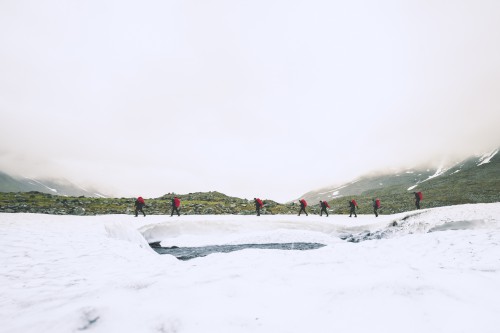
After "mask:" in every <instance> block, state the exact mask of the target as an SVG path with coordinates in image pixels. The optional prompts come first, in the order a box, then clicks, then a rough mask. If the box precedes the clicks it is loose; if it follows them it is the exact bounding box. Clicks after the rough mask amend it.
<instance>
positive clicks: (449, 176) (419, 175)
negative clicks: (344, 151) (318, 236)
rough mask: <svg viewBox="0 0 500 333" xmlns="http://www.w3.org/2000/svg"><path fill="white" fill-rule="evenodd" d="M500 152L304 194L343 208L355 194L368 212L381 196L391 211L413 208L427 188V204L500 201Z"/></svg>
mask: <svg viewBox="0 0 500 333" xmlns="http://www.w3.org/2000/svg"><path fill="white" fill-rule="evenodd" d="M498 152H499V150H498V149H496V150H494V151H492V152H490V153H488V154H484V155H482V156H475V157H471V158H468V159H466V160H464V161H462V162H460V163H456V164H453V165H451V166H447V167H441V168H438V169H426V170H407V171H405V172H402V173H397V174H385V175H376V176H366V177H361V178H359V179H358V180H355V181H353V182H350V183H347V184H345V185H343V186H336V187H333V186H332V187H330V188H324V189H321V190H317V191H311V192H308V193H306V194H304V195H303V196H302V197H303V198H305V199H306V200H307V201H308V202H310V204H311V205H315V204H316V203H317V202H319V200H327V201H329V202H331V203H332V204H333V206H335V207H337V208H338V209H340V210H345V209H346V208H345V207H344V206H346V204H345V201H346V198H349V199H350V198H351V197H353V198H357V201H358V202H361V203H363V206H364V207H363V209H362V210H366V212H369V211H370V209H371V198H374V197H378V198H381V199H382V202H383V203H385V208H386V210H387V212H388V213H389V212H400V211H406V210H411V209H412V208H413V207H414V206H413V196H412V192H413V191H422V192H424V201H423V207H438V206H446V205H454V204H463V203H478V202H497V201H500V154H499V153H498ZM332 204H331V205H332ZM334 209H335V208H334Z"/></svg>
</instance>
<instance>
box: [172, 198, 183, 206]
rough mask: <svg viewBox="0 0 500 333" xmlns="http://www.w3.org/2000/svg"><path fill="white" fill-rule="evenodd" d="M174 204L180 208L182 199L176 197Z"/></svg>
mask: <svg viewBox="0 0 500 333" xmlns="http://www.w3.org/2000/svg"><path fill="white" fill-rule="evenodd" d="M174 205H175V207H177V208H179V206H180V205H181V200H180V199H179V198H174Z"/></svg>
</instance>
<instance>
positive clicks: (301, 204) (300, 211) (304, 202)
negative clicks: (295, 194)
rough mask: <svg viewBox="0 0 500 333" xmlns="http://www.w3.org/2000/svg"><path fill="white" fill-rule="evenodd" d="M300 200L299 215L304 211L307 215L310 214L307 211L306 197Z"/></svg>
mask: <svg viewBox="0 0 500 333" xmlns="http://www.w3.org/2000/svg"><path fill="white" fill-rule="evenodd" d="M299 202H300V210H299V216H300V214H301V213H302V212H304V213H306V216H309V215H308V214H307V212H306V207H307V202H306V201H305V200H304V199H300V200H299Z"/></svg>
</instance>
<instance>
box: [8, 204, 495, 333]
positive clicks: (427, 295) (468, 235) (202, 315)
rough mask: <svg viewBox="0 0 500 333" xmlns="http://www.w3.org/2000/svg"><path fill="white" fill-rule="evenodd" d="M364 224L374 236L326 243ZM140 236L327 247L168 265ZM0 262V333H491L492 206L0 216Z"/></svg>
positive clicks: (181, 242) (167, 241)
mask: <svg viewBox="0 0 500 333" xmlns="http://www.w3.org/2000/svg"><path fill="white" fill-rule="evenodd" d="M394 222H396V223H394ZM366 230H367V231H370V232H371V234H372V235H380V236H382V237H385V238H382V239H375V240H369V241H361V242H359V243H352V242H346V241H342V240H341V239H340V238H339V235H340V234H346V233H347V234H354V235H356V234H358V233H362V232H364V231H366ZM364 234H366V232H365V233H364ZM153 241H161V243H162V245H163V246H173V245H176V246H202V245H213V244H247V243H273V242H283V243H284V242H318V243H322V244H326V245H327V246H325V247H322V248H320V249H317V250H308V251H282V250H259V249H248V250H243V251H237V252H231V253H217V254H211V255H209V256H207V257H202V258H196V259H193V260H189V261H179V260H177V259H176V258H174V257H172V256H170V255H158V254H157V253H156V252H154V251H153V250H151V249H150V248H149V246H148V242H153ZM0 262H1V266H0V331H1V332H4V333H8V332H23V333H25V332H51V333H57V332H78V331H89V332H106V333H109V332H134V333H137V332H170V333H173V332H196V333H199V332H204V333H205V332H216V333H224V332H227V333H236V332H271V333H276V332H301V333H306V332H314V333H318V332H328V333H331V332H384V333H388V332H398V333H399V332H405V333H408V332H418V333H422V332H427V333H429V332H450V333H451V332H453V333H455V332H481V333H487V332H491V333H497V332H499V330H500V316H499V315H498V314H499V313H500V203H495V204H477V205H463V206H454V207H444V208H436V209H430V210H422V211H418V212H410V213H405V214H398V215H391V216H380V217H379V218H375V217H373V216H360V217H358V218H357V219H354V218H351V219H350V218H349V217H347V216H340V215H330V217H329V218H325V217H323V218H320V217H318V216H311V215H309V217H306V216H301V217H298V216H260V217H255V216H181V217H169V216H147V217H145V218H144V217H138V218H134V217H133V216H127V215H108V216H95V217H78V216H51V215H37V214H0Z"/></svg>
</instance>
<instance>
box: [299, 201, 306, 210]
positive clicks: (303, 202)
mask: <svg viewBox="0 0 500 333" xmlns="http://www.w3.org/2000/svg"><path fill="white" fill-rule="evenodd" d="M300 202H302V204H303V205H304V208H305V207H307V201H305V200H304V199H302V200H300Z"/></svg>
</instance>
